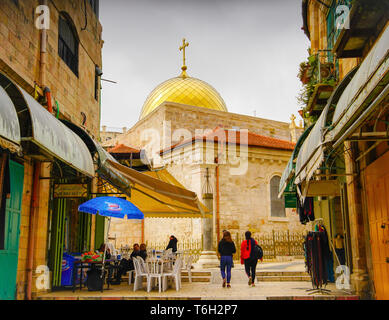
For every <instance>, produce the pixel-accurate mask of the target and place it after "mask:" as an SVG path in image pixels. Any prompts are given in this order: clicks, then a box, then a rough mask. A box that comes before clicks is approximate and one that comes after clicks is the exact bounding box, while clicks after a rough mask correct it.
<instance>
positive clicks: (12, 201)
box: [0, 153, 24, 300]
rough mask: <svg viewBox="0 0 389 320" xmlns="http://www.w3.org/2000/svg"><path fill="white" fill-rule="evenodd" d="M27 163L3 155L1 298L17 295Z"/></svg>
mask: <svg viewBox="0 0 389 320" xmlns="http://www.w3.org/2000/svg"><path fill="white" fill-rule="evenodd" d="M23 181H24V166H23V165H21V164H19V163H17V162H14V161H12V160H9V161H7V154H5V153H3V154H1V157H0V196H1V199H0V265H1V273H0V300H14V299H15V298H16V275H17V269H18V255H19V235H20V213H21V207H22V197H23Z"/></svg>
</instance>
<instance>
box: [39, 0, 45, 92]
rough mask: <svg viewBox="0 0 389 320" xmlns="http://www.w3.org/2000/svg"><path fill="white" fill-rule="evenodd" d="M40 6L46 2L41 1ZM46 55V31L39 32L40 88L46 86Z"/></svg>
mask: <svg viewBox="0 0 389 320" xmlns="http://www.w3.org/2000/svg"><path fill="white" fill-rule="evenodd" d="M41 4H42V5H44V6H47V0H42V1H41ZM46 54H47V31H46V29H42V30H41V46H40V60H39V62H40V66H39V78H40V83H41V88H44V87H45V85H46Z"/></svg>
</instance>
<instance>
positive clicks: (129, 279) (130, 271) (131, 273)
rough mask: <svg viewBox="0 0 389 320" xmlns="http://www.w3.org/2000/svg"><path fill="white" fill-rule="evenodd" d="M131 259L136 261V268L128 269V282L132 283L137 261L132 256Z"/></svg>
mask: <svg viewBox="0 0 389 320" xmlns="http://www.w3.org/2000/svg"><path fill="white" fill-rule="evenodd" d="M131 260H132V262H133V263H134V270H128V284H131V279H132V275H133V274H134V272H135V262H134V260H133V259H132V258H131ZM134 281H135V279H134Z"/></svg>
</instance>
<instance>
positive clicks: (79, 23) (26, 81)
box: [0, 0, 103, 299]
mask: <svg viewBox="0 0 389 320" xmlns="http://www.w3.org/2000/svg"><path fill="white" fill-rule="evenodd" d="M85 4H86V7H84V1H78V0H61V1H60V0H51V1H48V6H49V9H50V28H49V30H47V54H46V67H45V70H46V71H45V73H46V76H45V78H46V83H40V80H41V79H40V43H41V37H40V34H41V32H40V30H38V29H37V28H36V25H35V22H36V19H37V18H38V15H39V14H36V13H35V10H36V8H37V6H39V5H40V1H38V0H23V1H20V0H19V1H13V0H1V1H0V72H1V73H3V74H5V75H6V76H7V77H9V78H11V79H12V80H13V81H14V82H16V83H17V84H18V85H20V86H21V87H22V88H23V89H25V90H26V91H27V92H28V93H29V94H31V95H32V96H34V93H35V86H36V85H38V86H39V87H40V88H38V89H37V92H38V93H40V94H42V90H43V87H44V86H48V87H49V88H50V90H51V96H52V102H53V105H55V101H57V102H58V104H59V111H60V118H65V119H68V120H70V121H72V122H73V123H74V124H76V125H78V126H81V125H82V120H83V117H82V115H81V111H82V112H84V113H85V115H86V123H85V128H86V129H87V130H88V131H89V132H90V133H91V134H92V135H93V136H94V137H95V138H96V139H97V138H98V137H99V126H100V106H99V101H98V100H96V99H95V66H96V65H97V66H99V67H100V68H102V55H101V50H102V45H103V41H102V38H101V35H102V27H101V24H100V22H99V20H98V17H96V15H95V13H94V12H93V10H92V8H91V6H90V4H89V2H88V1H86V2H85ZM85 10H86V14H87V21H88V23H87V25H86V30H82V28H84V27H85V24H86V20H85ZM62 12H65V13H66V14H67V15H68V16H69V17H70V18H71V20H72V23H73V25H74V28H75V30H76V32H77V37H78V39H79V48H78V52H79V68H78V76H77V75H75V74H74V73H73V71H71V70H70V69H69V67H68V66H67V65H66V64H65V62H64V61H63V60H62V59H61V57H60V56H59V55H58V21H59V15H60V13H62ZM24 165H25V177H24V189H23V199H22V213H21V226H20V242H19V262H18V272H17V288H16V292H17V299H24V298H25V290H26V279H27V276H26V275H27V270H26V267H27V251H28V245H29V243H28V237H29V234H28V233H29V224H30V214H31V213H30V205H31V191H32V190H31V189H32V180H33V162H32V160H31V159H29V158H28V156H25V163H24ZM41 176H44V177H50V167H49V165H48V164H47V163H43V164H42V173H41ZM49 181H50V180H41V181H40V188H41V189H40V194H39V213H38V215H37V217H36V219H37V220H36V227H35V228H34V231H33V232H34V238H35V248H34V258H33V261H34V265H33V286H32V288H33V293H36V291H37V289H36V287H35V281H36V278H37V276H39V274H38V275H37V274H35V270H36V267H37V266H39V265H47V243H48V229H49V226H48V224H49V190H50V188H49ZM93 234H94V233H93ZM92 242H93V241H92Z"/></svg>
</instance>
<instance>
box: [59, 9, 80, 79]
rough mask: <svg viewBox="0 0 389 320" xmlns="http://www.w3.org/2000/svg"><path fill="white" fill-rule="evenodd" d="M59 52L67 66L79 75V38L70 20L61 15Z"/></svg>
mask: <svg viewBox="0 0 389 320" xmlns="http://www.w3.org/2000/svg"><path fill="white" fill-rule="evenodd" d="M58 54H59V56H60V57H61V59H62V60H63V61H64V62H65V63H66V64H67V66H68V67H69V68H70V69H71V70H72V71H73V72H74V74H75V75H76V76H78V39H77V36H76V33H75V31H74V29H73V26H72V25H71V24H70V22H69V20H68V19H67V18H65V17H63V16H59V26H58Z"/></svg>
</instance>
